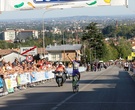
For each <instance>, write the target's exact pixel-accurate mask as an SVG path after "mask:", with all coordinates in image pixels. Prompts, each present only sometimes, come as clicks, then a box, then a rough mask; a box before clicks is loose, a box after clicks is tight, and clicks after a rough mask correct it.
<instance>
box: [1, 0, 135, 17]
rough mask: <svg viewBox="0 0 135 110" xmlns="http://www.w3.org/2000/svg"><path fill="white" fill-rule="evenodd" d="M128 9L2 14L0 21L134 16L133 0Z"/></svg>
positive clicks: (108, 7)
mask: <svg viewBox="0 0 135 110" xmlns="http://www.w3.org/2000/svg"><path fill="white" fill-rule="evenodd" d="M128 4H129V5H128V8H127V7H125V6H103V7H90V8H68V9H63V10H60V9H51V10H50V11H47V10H30V11H28V10H26V11H10V12H2V13H1V14H0V20H3V19H4V20H5V19H27V18H28V19H29V18H43V17H44V18H57V17H69V16H108V15H129V14H134V15H135V0H129V2H128Z"/></svg>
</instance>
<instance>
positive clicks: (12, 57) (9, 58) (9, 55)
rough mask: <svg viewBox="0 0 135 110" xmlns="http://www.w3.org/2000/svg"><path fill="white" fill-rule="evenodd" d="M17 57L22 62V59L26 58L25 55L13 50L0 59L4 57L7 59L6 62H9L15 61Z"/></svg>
mask: <svg viewBox="0 0 135 110" xmlns="http://www.w3.org/2000/svg"><path fill="white" fill-rule="evenodd" d="M15 58H17V59H18V60H19V61H20V62H21V61H24V60H25V59H26V57H25V56H23V55H20V54H18V53H15V52H12V53H10V54H8V55H5V56H3V57H2V58H0V61H1V60H2V59H4V61H6V62H8V61H10V62H13V61H14V60H15Z"/></svg>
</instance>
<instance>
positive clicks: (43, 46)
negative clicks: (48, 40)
mask: <svg viewBox="0 0 135 110" xmlns="http://www.w3.org/2000/svg"><path fill="white" fill-rule="evenodd" d="M58 9H60V10H62V8H58ZM53 10H56V9H49V10H46V11H44V13H43V16H42V18H43V21H42V22H43V26H42V28H43V53H44V56H45V24H44V22H45V19H44V16H45V14H46V13H47V12H49V11H53Z"/></svg>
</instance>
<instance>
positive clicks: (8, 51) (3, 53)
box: [0, 49, 17, 55]
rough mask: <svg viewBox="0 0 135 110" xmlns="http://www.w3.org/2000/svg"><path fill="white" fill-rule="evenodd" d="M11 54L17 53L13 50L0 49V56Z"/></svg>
mask: <svg viewBox="0 0 135 110" xmlns="http://www.w3.org/2000/svg"><path fill="white" fill-rule="evenodd" d="M12 52H17V50H13V49H0V55H7V54H10V53H12Z"/></svg>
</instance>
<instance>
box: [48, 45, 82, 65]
mask: <svg viewBox="0 0 135 110" xmlns="http://www.w3.org/2000/svg"><path fill="white" fill-rule="evenodd" d="M81 50H82V44H73V45H70V44H66V45H54V46H52V45H49V46H47V47H46V51H47V52H48V60H49V61H54V62H55V61H62V62H64V61H69V59H68V57H67V53H68V54H69V56H70V58H71V59H74V58H75V56H78V59H79V60H80V59H81Z"/></svg>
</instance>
